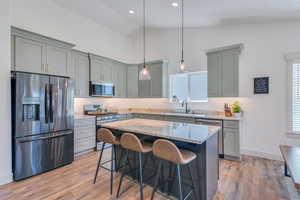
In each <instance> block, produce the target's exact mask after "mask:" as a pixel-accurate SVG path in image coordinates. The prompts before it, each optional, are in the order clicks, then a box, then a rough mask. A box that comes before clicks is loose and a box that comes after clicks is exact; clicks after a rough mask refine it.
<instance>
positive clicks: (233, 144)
mask: <svg viewBox="0 0 300 200" xmlns="http://www.w3.org/2000/svg"><path fill="white" fill-rule="evenodd" d="M223 135H224V136H223V137H224V138H223V139H224V156H225V158H228V159H236V158H238V159H240V156H241V153H240V137H239V122H238V121H228V120H224V123H223Z"/></svg>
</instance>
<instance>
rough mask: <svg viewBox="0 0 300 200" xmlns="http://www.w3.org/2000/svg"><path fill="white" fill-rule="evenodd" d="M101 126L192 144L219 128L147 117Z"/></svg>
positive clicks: (207, 137) (203, 139) (202, 140)
mask: <svg viewBox="0 0 300 200" xmlns="http://www.w3.org/2000/svg"><path fill="white" fill-rule="evenodd" d="M101 126H102V127H103V128H109V129H115V130H121V131H128V132H132V133H140V134H144V135H150V136H155V137H160V138H166V139H171V140H175V141H182V142H189V143H193V144H202V143H203V142H205V141H206V140H208V139H209V138H210V137H211V136H213V135H214V134H216V133H217V132H218V131H219V130H220V127H218V126H207V125H198V124H190V123H181V122H170V121H159V120H149V119H129V120H124V121H117V122H110V123H105V124H103V125H101Z"/></svg>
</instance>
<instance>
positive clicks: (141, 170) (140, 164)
mask: <svg viewBox="0 0 300 200" xmlns="http://www.w3.org/2000/svg"><path fill="white" fill-rule="evenodd" d="M139 171H140V173H139V174H140V195H141V200H143V199H144V194H143V166H142V153H141V152H139Z"/></svg>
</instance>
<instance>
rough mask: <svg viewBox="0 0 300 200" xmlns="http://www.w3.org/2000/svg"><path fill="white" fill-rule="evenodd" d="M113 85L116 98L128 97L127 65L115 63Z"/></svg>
mask: <svg viewBox="0 0 300 200" xmlns="http://www.w3.org/2000/svg"><path fill="white" fill-rule="evenodd" d="M112 69H113V71H112V72H113V73H112V77H113V83H114V86H115V97H117V98H126V96H127V83H126V75H127V65H126V64H124V63H120V62H117V61H114V62H113V68H112Z"/></svg>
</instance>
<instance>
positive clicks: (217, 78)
mask: <svg viewBox="0 0 300 200" xmlns="http://www.w3.org/2000/svg"><path fill="white" fill-rule="evenodd" d="M242 47H243V45H242V44H237V45H232V46H228V47H222V48H218V49H212V50H209V51H207V74H208V85H207V87H208V97H238V96H239V55H240V52H241V49H242Z"/></svg>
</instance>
